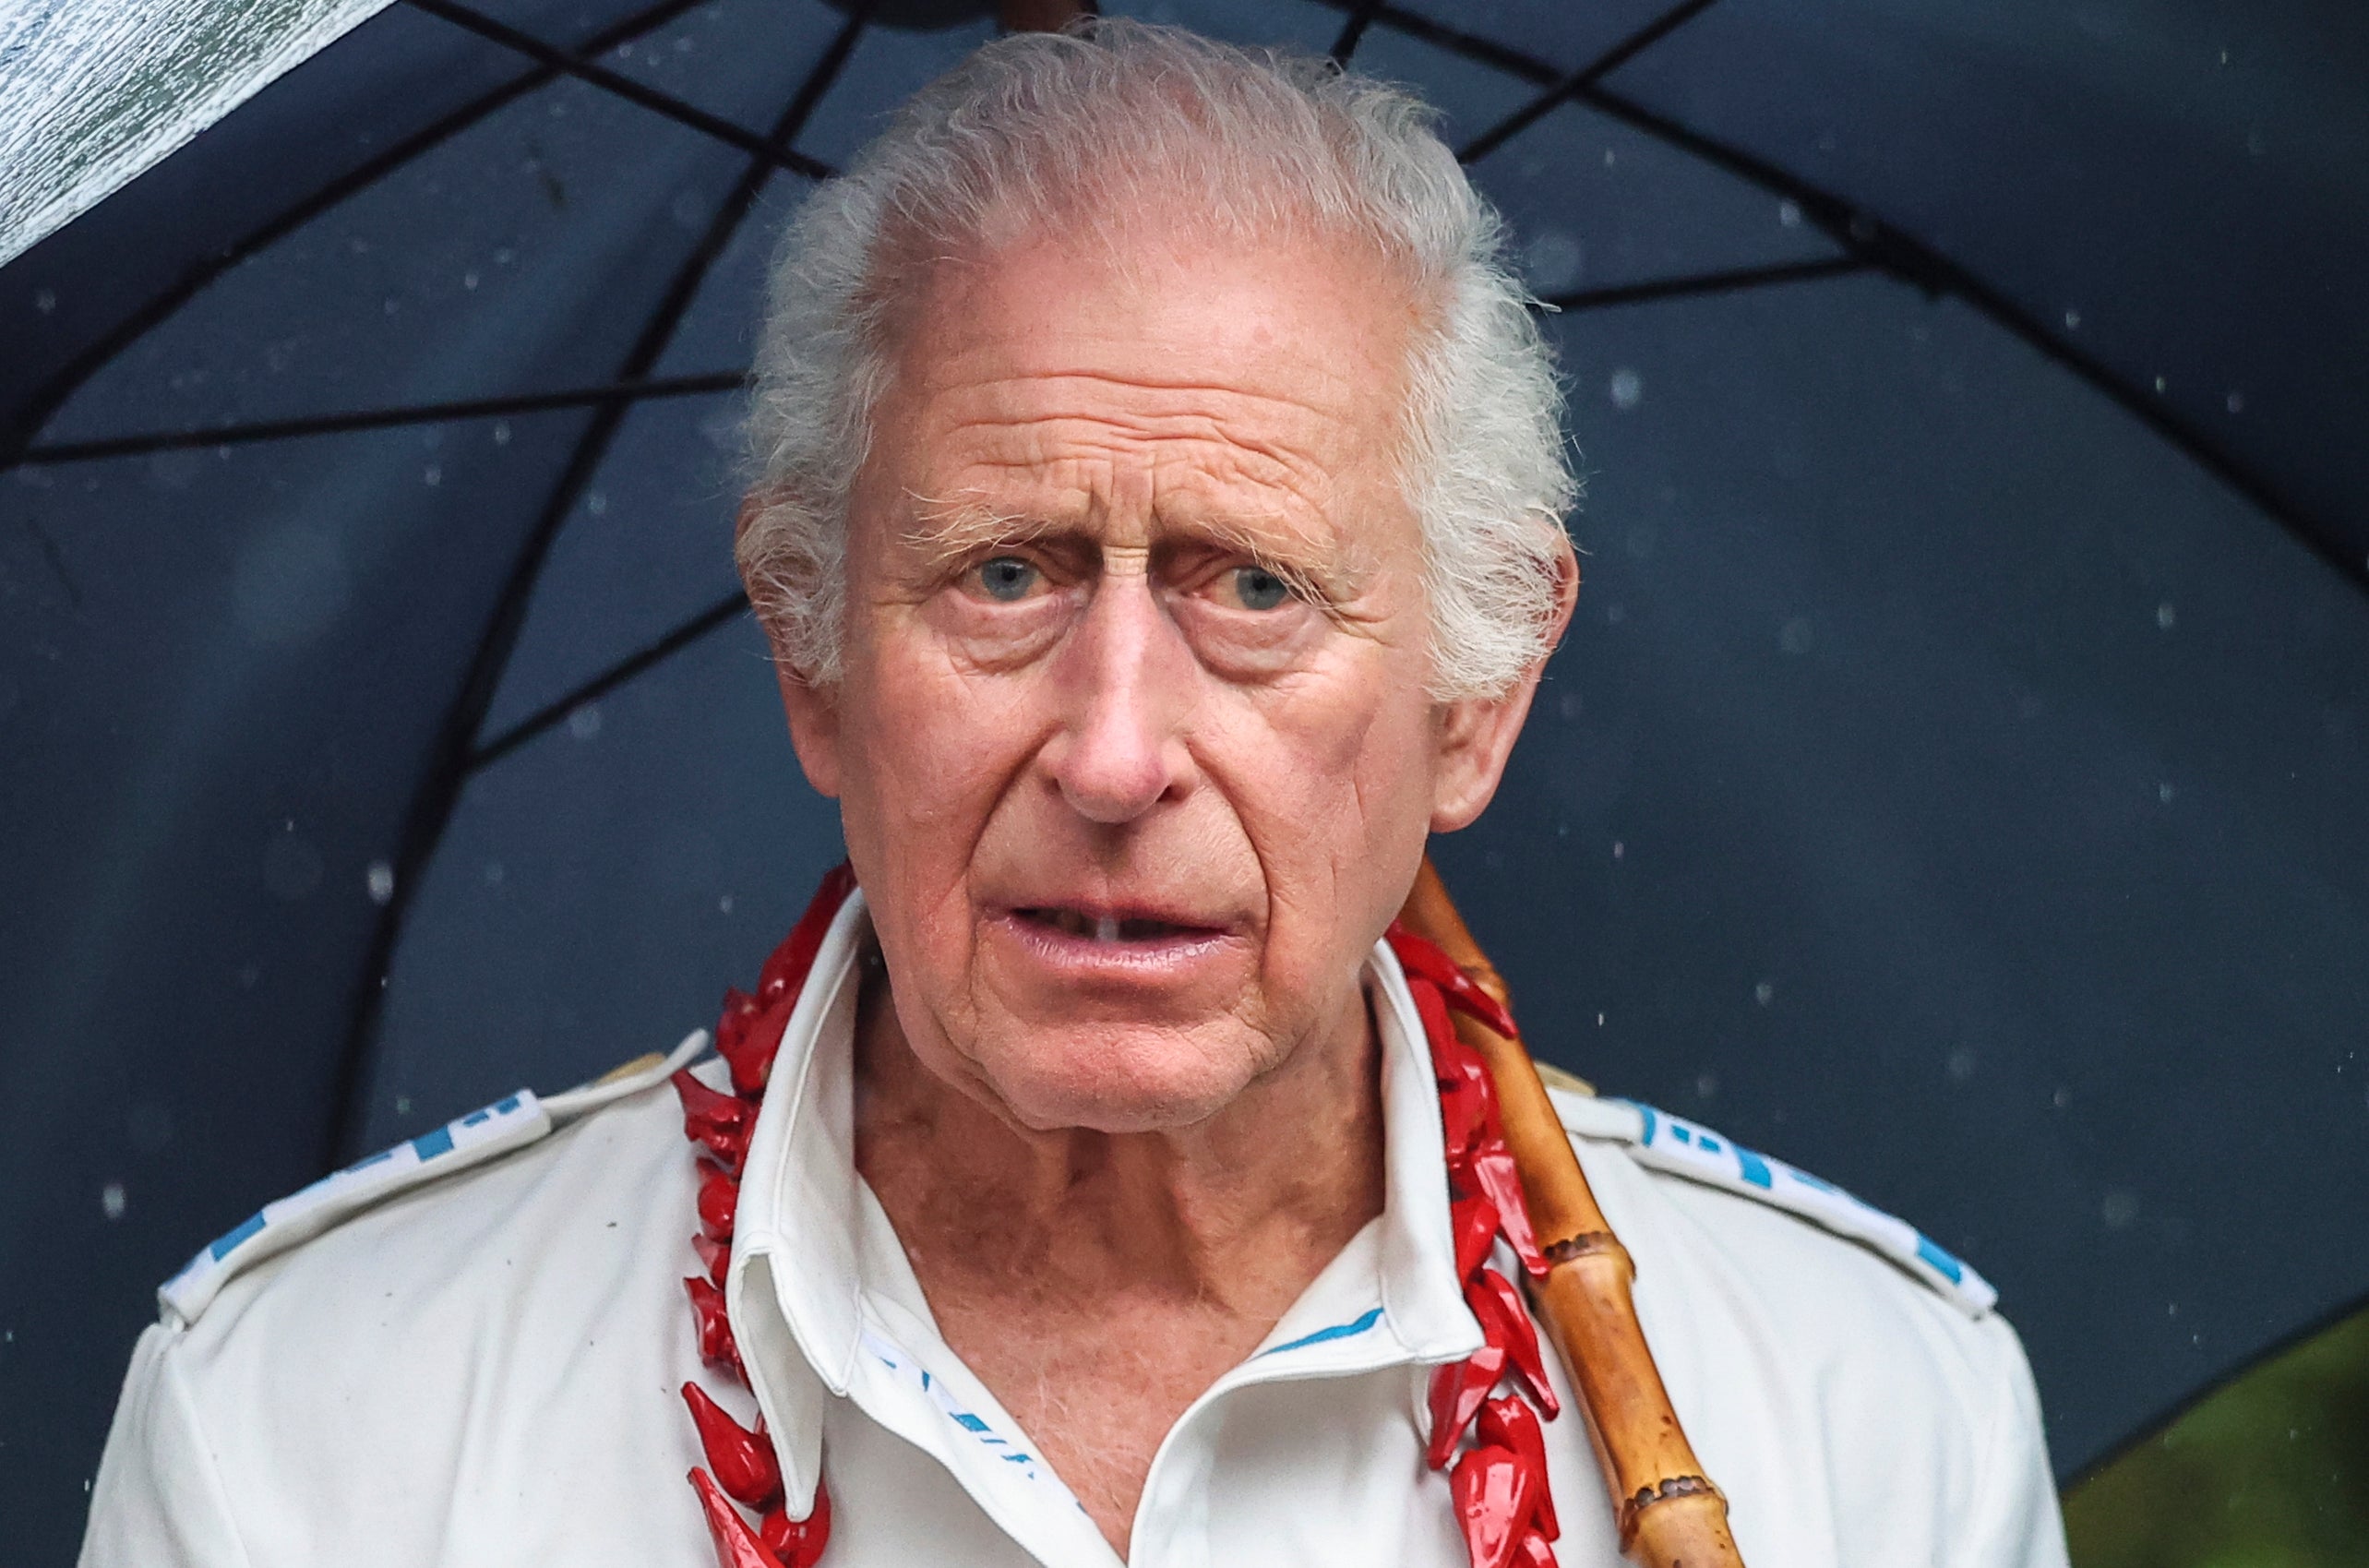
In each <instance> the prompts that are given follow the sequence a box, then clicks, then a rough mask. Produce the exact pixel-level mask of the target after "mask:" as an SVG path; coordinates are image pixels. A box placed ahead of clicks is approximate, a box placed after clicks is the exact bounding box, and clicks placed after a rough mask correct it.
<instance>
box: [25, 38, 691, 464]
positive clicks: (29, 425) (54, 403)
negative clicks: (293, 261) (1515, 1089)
mask: <svg viewBox="0 0 2369 1568" xmlns="http://www.w3.org/2000/svg"><path fill="white" fill-rule="evenodd" d="M708 3H709V0H664V3H663V4H661V5H657V6H650V7H649V8H647V9H645V10H641V11H637V12H635V13H634V14H633V15H632V16H630V17H627V18H624V19H623V20H621V21H619V22H617V23H616V24H615V25H614V26H611V27H609V28H606V29H604V30H602V31H600V32H598V33H595V34H594V35H592V37H591V38H590V39H588V40H586V41H585V42H583V43H582V44H581V45H580V46H579V47H578V49H577V51H576V53H577V54H581V55H587V56H592V55H598V54H606V53H607V52H608V51H609V50H611V49H614V48H616V46H617V45H618V44H620V43H629V42H632V41H633V40H635V39H637V38H640V36H641V35H642V34H643V33H646V32H650V31H652V30H655V29H657V28H661V27H664V26H665V25H666V24H667V23H668V22H671V21H673V20H674V19H675V18H677V17H679V16H681V15H682V14H683V13H684V12H686V11H691V10H696V9H697V8H698V7H700V6H704V5H706V4H708ZM562 74H563V73H562V72H561V71H560V70H559V69H558V68H557V67H556V66H535V67H534V68H533V69H532V70H530V71H525V72H521V73H520V75H518V76H516V77H513V78H510V79H509V80H508V81H507V82H504V83H503V84H502V85H501V86H499V87H497V88H493V89H491V90H488V91H485V92H483V93H480V94H479V95H478V96H477V97H475V98H473V99H471V100H470V101H469V102H466V103H463V104H461V106H460V107H459V108H457V109H455V110H453V111H452V112H451V113H449V114H445V115H443V116H442V117H440V118H438V119H437V120H434V121H431V122H430V123H429V124H427V125H425V126H422V127H421V128H420V129H418V130H416V131H413V133H412V134H411V135H410V136H407V137H404V138H401V140H399V141H397V142H396V143H394V145H392V146H391V147H389V148H388V149H386V150H384V151H382V152H379V153H377V154H376V155H374V156H373V157H371V158H368V159H366V160H365V161H364V162H361V163H359V164H356V165H355V166H354V167H353V168H352V169H349V170H347V171H346V172H345V173H344V174H340V175H339V176H337V177H336V178H335V179H332V180H330V181H329V182H327V183H326V184H324V185H321V186H317V188H315V189H314V190H313V192H312V193H311V194H310V195H308V196H305V197H303V198H302V199H300V200H298V201H296V202H294V203H293V204H292V205H291V206H289V207H286V208H283V209H281V210H280V211H279V212H278V213H276V214H274V215H273V216H272V217H271V218H269V219H268V220H266V221H264V222H263V223H261V224H259V225H257V227H256V228H253V229H250V230H249V231H247V232H246V233H244V234H242V235H240V236H239V237H238V238H237V239H235V240H233V241H232V242H231V243H230V244H229V245H224V246H223V247H222V248H221V249H220V250H217V251H215V252H214V253H213V254H211V255H210V256H208V257H204V258H203V259H201V260H199V261H197V262H196V263H195V264H193V265H192V266H190V267H188V268H187V269H185V270H184V271H183V272H182V274H181V276H179V277H178V278H176V279H174V280H173V281H172V282H171V283H169V284H167V285H166V286H165V287H164V288H162V289H161V290H159V291H158V292H157V293H153V294H151V295H150V296H149V297H148V298H147V299H146V300H144V301H143V302H141V303H140V304H139V305H138V306H136V307H135V308H134V309H133V310H132V311H131V313H130V314H128V315H126V317H123V318H122V319H121V320H119V321H118V322H116V324H115V325H114V327H112V328H110V329H108V330H107V331H106V333H105V334H104V335H103V336H102V337H101V338H100V339H99V340H98V341H96V342H94V343H92V344H91V345H90V347H89V348H87V349H85V350H83V351H82V352H81V353H78V354H77V355H75V357H74V358H73V359H71V360H69V361H68V362H67V363H66V365H63V366H61V367H60V368H59V369H58V371H57V372H56V373H55V374H54V375H53V376H51V377H50V378H49V379H48V380H47V381H45V382H44V383H42V386H41V388H40V389H38V390H36V391H35V392H34V393H33V395H32V396H31V397H30V398H29V399H28V400H26V402H25V404H24V407H23V412H22V413H21V415H20V416H19V418H18V420H17V421H16V422H15V424H14V425H13V427H12V428H10V429H9V430H7V431H5V432H0V472H5V471H6V470H7V469H8V468H10V467H12V466H14V465H15V463H16V462H17V461H18V454H20V453H21V452H22V451H23V450H24V449H25V447H26V446H27V445H28V444H29V443H30V442H31V440H32V438H33V437H35V436H36V435H38V434H40V432H41V428H42V425H46V424H48V423H49V421H50V419H51V417H52V416H53V415H54V414H55V413H57V411H58V410H59V409H60V408H61V407H63V406H64V405H65V403H66V400H67V399H68V398H70V397H72V396H73V395H74V394H75V392H76V391H78V390H79V389H80V388H81V386H82V384H83V383H84V382H86V381H88V380H89V379H90V377H93V376H95V375H97V374H98V373H99V371H100V370H101V369H102V367H104V366H105V365H106V364H107V363H108V362H109V361H110V360H112V359H114V357H115V356H116V355H117V354H119V353H123V352H124V350H126V348H129V347H130V346H131V345H132V344H133V343H135V342H137V341H139V340H140V339H141V338H142V337H144V336H146V335H147V334H148V332H149V331H150V329H153V328H155V327H157V326H158V325H160V324H161V323H162V322H163V321H165V320H166V319H167V318H168V317H171V316H172V315H173V313H174V312H175V311H177V310H179V309H180V308H181V307H182V306H183V305H186V304H188V303H189V301H190V300H192V299H194V298H196V297H197V294H198V293H199V292H200V291H202V290H203V289H204V288H205V287H206V285H208V284H209V283H211V282H212V281H214V280H215V279H217V278H219V277H221V275H222V274H223V273H225V272H227V271H229V270H230V269H232V268H233V267H236V266H237V265H238V264H239V263H240V262H242V261H245V259H246V258H247V257H251V256H254V255H256V254H257V253H258V252H260V251H262V250H265V249H267V248H269V246H270V245H274V244H276V243H278V242H279V241H280V240H281V239H282V238H284V237H286V236H287V235H288V234H290V233H293V232H294V231H295V230H297V229H299V228H301V227H303V226H304V225H305V224H306V223H309V222H311V221H313V220H314V219H315V218H317V217H319V216H320V215H321V214H322V213H324V212H326V211H328V210H329V209H331V208H333V207H335V206H336V205H337V204H338V203H340V202H341V201H343V200H345V198H346V197H350V196H353V195H354V194H355V193H356V192H358V191H361V190H364V189H365V188H367V187H368V186H374V185H376V184H377V183H378V182H379V181H380V180H381V179H384V178H385V177H386V176H387V175H389V174H392V173H394V172H395V171H396V170H397V169H400V168H401V167H402V166H403V165H404V164H406V163H409V162H411V161H412V160H413V159H414V158H418V157H421V156H422V155H424V154H425V153H428V152H432V151H434V150H436V149H437V148H438V147H441V146H443V145H444V144H445V143H446V142H447V141H449V140H450V139H452V138H454V137H456V136H458V135H460V134H461V132H462V131H465V130H467V129H468V128H469V127H470V126H473V125H475V124H477V123H478V122H479V121H480V120H483V119H485V117H486V116H488V115H490V114H494V113H495V112H496V111H497V110H499V109H501V108H503V107H505V106H506V105H508V104H510V103H512V102H516V101H517V100H519V99H520V98H523V97H525V96H526V95H527V94H528V93H530V92H532V91H534V90H536V89H537V88H541V87H545V86H548V85H549V84H550V83H551V82H553V81H555V80H556V79H557V78H559V77H560V76H561V75H562Z"/></svg>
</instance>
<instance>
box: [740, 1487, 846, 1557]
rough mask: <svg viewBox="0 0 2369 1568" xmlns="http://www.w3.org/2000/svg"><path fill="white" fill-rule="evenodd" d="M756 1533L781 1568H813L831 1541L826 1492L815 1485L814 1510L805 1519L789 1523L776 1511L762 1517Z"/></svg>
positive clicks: (788, 1518)
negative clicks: (778, 1560) (779, 1562)
mask: <svg viewBox="0 0 2369 1568" xmlns="http://www.w3.org/2000/svg"><path fill="white" fill-rule="evenodd" d="M757 1533H758V1535H759V1536H760V1538H762V1539H763V1540H764V1542H765V1545H766V1546H767V1547H768V1548H770V1549H771V1550H772V1553H773V1555H774V1556H776V1557H778V1558H780V1559H781V1560H782V1568H814V1565H815V1564H816V1563H817V1562H820V1561H821V1560H822V1549H823V1548H824V1547H825V1546H827V1545H829V1544H830V1541H831V1492H830V1490H829V1489H828V1488H826V1487H824V1486H823V1485H822V1484H821V1483H820V1482H819V1481H818V1482H817V1483H816V1484H815V1489H814V1508H813V1510H812V1511H811V1512H809V1513H808V1514H807V1516H806V1517H805V1518H803V1519H793V1518H791V1517H790V1516H789V1515H788V1514H784V1513H783V1512H782V1511H781V1510H780V1509H778V1508H776V1509H774V1510H773V1511H772V1513H770V1514H766V1515H765V1518H764V1521H763V1522H762V1523H761V1524H760V1525H759V1526H757Z"/></svg>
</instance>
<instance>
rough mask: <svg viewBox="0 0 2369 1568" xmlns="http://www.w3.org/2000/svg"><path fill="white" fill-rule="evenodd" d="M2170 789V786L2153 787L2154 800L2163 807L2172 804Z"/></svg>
mask: <svg viewBox="0 0 2369 1568" xmlns="http://www.w3.org/2000/svg"><path fill="white" fill-rule="evenodd" d="M2155 798H2156V799H2158V800H2160V801H2161V802H2162V803H2163V804H2164V805H2166V806H2169V805H2171V804H2172V786H2171V785H2170V784H2157V785H2156V786H2155Z"/></svg>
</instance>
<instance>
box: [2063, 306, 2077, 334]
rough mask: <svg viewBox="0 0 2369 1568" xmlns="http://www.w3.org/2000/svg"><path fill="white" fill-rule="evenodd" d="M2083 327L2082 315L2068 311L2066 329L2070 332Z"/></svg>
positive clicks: (2065, 316)
mask: <svg viewBox="0 0 2369 1568" xmlns="http://www.w3.org/2000/svg"><path fill="white" fill-rule="evenodd" d="M2080 325H2081V313H2080V312H2079V311H2077V310H2071V309H2068V310H2066V311H2065V313H2064V329H2065V330H2066V331H2068V332H2070V331H2072V330H2073V329H2076V328H2077V327H2079V326H2080Z"/></svg>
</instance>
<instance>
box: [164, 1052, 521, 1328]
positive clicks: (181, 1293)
mask: <svg viewBox="0 0 2369 1568" xmlns="http://www.w3.org/2000/svg"><path fill="white" fill-rule="evenodd" d="M550 1128H551V1119H550V1118H549V1117H548V1116H546V1115H544V1110H543V1107H542V1105H541V1104H540V1103H539V1102H538V1101H537V1100H536V1099H535V1097H534V1096H533V1095H532V1094H530V1093H527V1092H526V1091H523V1090H521V1091H520V1092H519V1093H518V1094H515V1095H509V1096H508V1097H507V1098H505V1099H503V1100H500V1101H498V1102H497V1103H496V1104H494V1105H491V1106H488V1107H485V1109H484V1110H479V1111H472V1112H471V1113H470V1114H468V1115H467V1116H464V1117H461V1119H458V1120H455V1121H450V1122H447V1123H446V1124H445V1125H444V1126H442V1127H438V1128H434V1129H431V1130H430V1131H426V1132H423V1133H421V1134H420V1135H419V1136H418V1137H416V1138H413V1139H412V1140H410V1141H409V1142H407V1143H398V1144H396V1145H395V1146H394V1147H393V1148H391V1149H382V1150H380V1151H379V1152H378V1153H377V1154H375V1155H369V1156H367V1157H365V1158H364V1159H360V1160H356V1161H355V1162H354V1163H353V1164H352V1165H350V1166H347V1167H345V1168H344V1169H342V1170H340V1171H336V1172H334V1173H332V1174H330V1175H329V1176H324V1177H322V1178H321V1179H319V1180H318V1181H316V1182H313V1183H312V1184H311V1185H309V1186H307V1187H305V1188H303V1189H301V1190H299V1191H295V1192H292V1193H290V1194H289V1195H288V1196H287V1197H284V1198H281V1199H277V1200H275V1201H273V1202H271V1203H266V1204H264V1205H263V1207H262V1208H261V1209H259V1210H257V1212H256V1213H255V1214H252V1215H248V1216H247V1217H246V1218H245V1220H243V1221H241V1222H240V1223H239V1225H238V1226H237V1227H236V1228H234V1229H233V1230H231V1231H229V1232H227V1233H226V1234H224V1235H223V1236H221V1238H219V1239H216V1240H215V1241H213V1242H212V1243H211V1244H209V1246H208V1247H206V1249H205V1250H204V1251H200V1252H199V1253H198V1254H197V1256H196V1257H194V1258H192V1259H190V1260H189V1262H188V1263H187V1264H185V1266H184V1267H183V1268H182V1270H181V1272H180V1273H179V1274H176V1275H173V1277H172V1278H171V1279H169V1280H167V1281H165V1283H164V1284H163V1285H162V1287H159V1289H158V1292H157V1294H158V1296H159V1297H160V1298H161V1299H162V1302H163V1304H164V1306H166V1307H167V1308H169V1309H170V1310H171V1311H174V1312H177V1313H179V1314H180V1316H181V1317H182V1319H183V1320H184V1321H185V1322H195V1321H196V1319H197V1315H198V1314H199V1313H200V1312H202V1311H205V1310H206V1307H207V1306H208V1305H209V1303H210V1302H211V1301H212V1300H213V1299H214V1296H215V1293H216V1292H218V1291H219V1290H220V1289H221V1287H222V1285H223V1283H224V1282H225V1281H227V1280H229V1279H230V1278H231V1277H233V1275H236V1274H238V1273H239V1272H240V1271H241V1270H243V1269H246V1268H251V1267H253V1266H254V1265H255V1264H256V1263H259V1262H260V1261H262V1260H263V1259H265V1258H269V1257H272V1256H275V1255H276V1254H278V1253H280V1252H281V1251H285V1250H287V1249H288V1248H290V1247H292V1246H294V1245H296V1244H297V1243H298V1242H301V1241H304V1240H306V1239H310V1238H312V1237H314V1236H317V1235H318V1234H320V1233H321V1232H322V1231H323V1230H326V1229H328V1228H329V1227H331V1226H334V1225H337V1224H341V1223H342V1222H343V1221H344V1220H345V1219H346V1218H347V1217H348V1216H349V1215H353V1214H357V1213H359V1212H360V1211H361V1210H363V1209H365V1208H367V1207H369V1206H371V1205H372V1204H374V1203H379V1202H381V1201H383V1200H384V1199H386V1198H388V1197H389V1196H391V1195H393V1194H394V1193H396V1192H400V1191H403V1190H404V1189H406V1188H408V1187H410V1186H412V1185H413V1184H415V1183H417V1182H420V1181H425V1180H432V1179H435V1177H436V1176H439V1175H442V1174H443V1173H444V1172H445V1171H447V1170H451V1169H460V1168H465V1167H468V1166H471V1165H473V1164H474V1163H476V1162H477V1161H478V1160H481V1159H484V1158H487V1157H489V1156H491V1155H497V1154H501V1153H504V1152H507V1151H508V1150H509V1149H512V1148H515V1147H518V1146H519V1145H520V1144H521V1143H532V1142H533V1141H534V1140H535V1139H537V1138H540V1137H541V1136H543V1134H544V1133H545V1132H547V1131H550ZM431 1161H436V1162H438V1163H437V1169H436V1170H435V1172H433V1173H430V1172H428V1171H427V1170H426V1169H425V1167H427V1165H428V1164H429V1163H430V1162H431Z"/></svg>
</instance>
